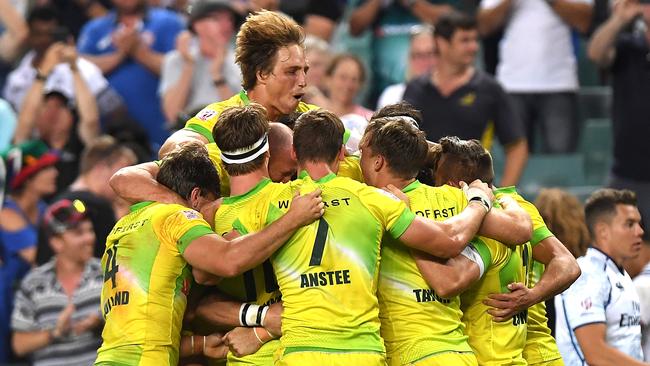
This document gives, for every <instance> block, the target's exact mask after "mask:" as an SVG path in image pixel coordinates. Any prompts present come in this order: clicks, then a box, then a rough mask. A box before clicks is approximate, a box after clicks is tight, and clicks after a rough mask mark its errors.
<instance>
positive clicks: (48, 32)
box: [3, 6, 108, 111]
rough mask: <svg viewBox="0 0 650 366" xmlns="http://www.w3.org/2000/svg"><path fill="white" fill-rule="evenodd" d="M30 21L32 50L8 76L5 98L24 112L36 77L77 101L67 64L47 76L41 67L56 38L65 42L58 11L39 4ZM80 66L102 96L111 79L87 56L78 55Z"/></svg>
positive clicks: (82, 73)
mask: <svg viewBox="0 0 650 366" xmlns="http://www.w3.org/2000/svg"><path fill="white" fill-rule="evenodd" d="M27 22H28V25H29V39H28V40H29V46H30V48H31V49H30V51H29V52H27V54H25V56H24V57H23V58H22V60H21V61H20V63H19V64H18V67H16V69H15V70H13V71H12V72H11V73H10V74H9V76H8V77H7V82H6V84H5V89H4V92H3V95H4V98H5V99H6V100H7V101H8V102H9V103H10V104H11V105H12V106H13V108H14V109H15V110H16V111H20V110H21V108H22V104H23V101H24V99H25V96H26V95H27V92H28V91H29V89H30V88H31V86H32V84H33V83H34V80H35V79H37V78H40V79H42V80H43V81H45V89H47V90H50V89H56V90H58V91H60V92H62V93H63V95H64V96H65V97H66V98H68V99H69V100H75V92H74V78H73V75H72V70H71V69H70V66H69V65H68V64H67V63H65V62H62V63H60V64H58V65H57V66H55V67H54V68H53V69H52V71H51V72H49V73H48V74H47V75H44V74H42V73H41V72H40V70H39V68H40V65H41V63H42V62H43V59H44V57H45V53H46V51H47V50H48V49H49V48H50V46H52V45H53V44H54V43H55V42H56V41H63V39H56V38H63V37H64V36H65V35H66V33H65V32H64V29H63V28H61V24H60V21H59V19H58V15H57V13H56V11H55V10H54V9H53V8H51V7H48V6H42V7H36V8H34V9H33V10H32V11H31V13H30V14H29V16H28V18H27ZM77 68H78V70H79V73H80V75H81V76H82V78H83V79H84V80H85V81H86V84H87V85H88V88H89V89H90V91H91V93H92V94H93V95H94V96H96V97H97V96H99V95H100V94H101V93H102V92H104V91H105V90H106V89H107V87H108V81H106V78H104V76H103V75H102V72H101V70H100V69H99V68H98V67H97V66H95V65H94V64H92V63H91V62H89V61H87V60H85V59H83V58H78V60H77Z"/></svg>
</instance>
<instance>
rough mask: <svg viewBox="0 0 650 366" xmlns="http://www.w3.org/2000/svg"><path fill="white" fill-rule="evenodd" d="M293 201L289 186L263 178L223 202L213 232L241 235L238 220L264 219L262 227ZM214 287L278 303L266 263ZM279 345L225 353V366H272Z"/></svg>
mask: <svg viewBox="0 0 650 366" xmlns="http://www.w3.org/2000/svg"><path fill="white" fill-rule="evenodd" d="M292 198H293V190H292V186H290V185H288V184H282V183H273V182H271V180H270V179H268V178H265V179H262V180H261V181H260V182H259V183H258V184H257V185H256V186H255V187H253V188H252V189H251V190H250V191H248V192H246V193H244V194H242V195H238V196H232V197H226V198H224V199H223V202H222V204H221V206H220V207H219V210H217V212H216V214H215V217H214V229H215V231H216V232H217V233H218V234H220V235H225V234H227V233H229V232H230V231H232V230H233V229H236V230H237V231H239V232H240V233H241V234H247V233H248V230H247V229H246V228H244V227H243V226H242V224H241V221H240V217H241V218H242V219H241V220H242V221H244V222H251V221H252V222H255V221H258V220H263V221H260V223H261V226H259V228H263V227H264V226H266V225H269V224H270V223H272V222H273V221H275V220H277V219H278V218H279V217H280V216H282V215H283V214H284V213H285V212H286V211H287V209H288V208H289V202H290V200H291V199H292ZM217 287H218V288H219V289H220V290H221V292H223V293H225V294H227V295H230V296H231V297H233V298H234V299H236V300H239V301H242V302H248V303H255V304H258V305H269V304H272V303H275V302H278V301H280V300H281V299H280V297H281V294H280V290H279V288H278V283H277V281H276V279H275V274H274V273H273V267H272V265H271V262H270V261H269V260H267V261H266V262H264V263H263V264H262V265H260V266H258V267H256V268H254V269H252V270H249V271H246V272H245V273H244V274H242V275H240V276H236V277H232V278H224V279H223V280H222V281H221V282H220V283H219V285H218V286H217ZM279 344H280V341H279V340H272V341H269V342H267V343H265V344H264V345H263V346H262V347H261V348H260V349H259V350H258V351H257V352H256V353H254V354H252V355H249V356H246V357H241V358H238V357H235V356H234V355H233V354H232V353H228V364H229V365H245V364H254V365H273V353H274V352H275V350H276V349H277V348H278V346H279Z"/></svg>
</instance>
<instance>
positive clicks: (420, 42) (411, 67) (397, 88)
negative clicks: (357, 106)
mask: <svg viewBox="0 0 650 366" xmlns="http://www.w3.org/2000/svg"><path fill="white" fill-rule="evenodd" d="M435 61H436V44H435V42H434V40H433V27H431V26H429V25H417V26H415V27H413V28H412V29H411V43H410V47H409V54H408V69H407V72H406V81H411V80H412V79H413V78H415V77H418V76H422V75H430V74H431V72H432V71H433V67H434V65H435ZM405 89H406V82H402V83H398V84H393V85H389V86H388V87H386V89H384V91H383V92H382V93H381V95H380V96H379V100H378V101H377V109H380V108H383V107H385V106H387V105H389V104H395V103H399V102H401V101H402V99H403V97H404V90H405Z"/></svg>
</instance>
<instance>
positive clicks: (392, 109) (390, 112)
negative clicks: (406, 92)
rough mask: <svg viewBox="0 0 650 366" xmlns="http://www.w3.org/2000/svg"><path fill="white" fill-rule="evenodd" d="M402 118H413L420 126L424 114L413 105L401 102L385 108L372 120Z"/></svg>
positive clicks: (373, 116)
mask: <svg viewBox="0 0 650 366" xmlns="http://www.w3.org/2000/svg"><path fill="white" fill-rule="evenodd" d="M400 116H406V117H411V118H413V119H414V120H415V122H417V124H418V125H421V124H422V113H420V111H419V110H417V109H416V108H415V107H414V106H413V105H412V104H410V103H408V102H399V103H395V104H389V105H387V106H384V107H383V108H381V109H380V110H378V111H377V112H375V113H374V114H373V115H372V117H371V118H370V120H371V121H372V120H374V119H377V118H383V117H400Z"/></svg>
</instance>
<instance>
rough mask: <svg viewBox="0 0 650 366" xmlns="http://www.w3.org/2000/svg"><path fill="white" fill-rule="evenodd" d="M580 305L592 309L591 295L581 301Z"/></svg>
mask: <svg viewBox="0 0 650 366" xmlns="http://www.w3.org/2000/svg"><path fill="white" fill-rule="evenodd" d="M580 305H581V306H582V308H583V309H585V310H589V309H591V305H592V303H591V297H588V298H586V299H584V300H582V301H581V302H580Z"/></svg>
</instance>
